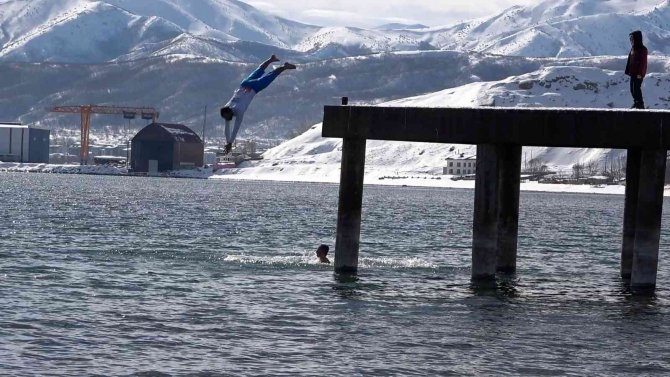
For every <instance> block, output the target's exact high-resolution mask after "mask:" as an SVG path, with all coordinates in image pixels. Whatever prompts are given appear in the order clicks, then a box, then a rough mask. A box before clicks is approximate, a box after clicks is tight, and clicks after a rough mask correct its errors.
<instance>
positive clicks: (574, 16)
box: [432, 0, 670, 57]
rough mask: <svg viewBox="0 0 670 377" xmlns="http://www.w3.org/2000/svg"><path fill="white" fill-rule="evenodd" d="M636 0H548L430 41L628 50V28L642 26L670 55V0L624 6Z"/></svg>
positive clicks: (656, 48)
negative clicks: (635, 8)
mask: <svg viewBox="0 0 670 377" xmlns="http://www.w3.org/2000/svg"><path fill="white" fill-rule="evenodd" d="M635 4H638V3H637V2H628V3H626V2H613V1H601V0H560V1H555V0H552V1H545V2H542V3H540V4H539V5H537V6H534V7H513V8H511V9H509V10H507V11H505V12H503V13H502V14H500V15H497V16H495V17H492V18H489V19H485V20H479V21H475V22H471V23H465V24H462V25H459V26H457V27H455V28H449V29H447V30H445V31H437V32H436V33H435V34H434V35H433V36H432V42H433V43H434V44H436V45H438V46H440V47H442V48H449V49H453V48H458V49H467V50H474V51H479V52H487V53H492V54H500V55H517V56H555V57H576V56H598V55H620V54H624V53H625V52H626V51H628V50H629V49H630V43H629V42H628V33H630V32H631V31H633V30H638V29H639V30H643V31H644V32H645V34H646V40H647V42H646V44H647V46H648V47H649V49H650V51H652V52H653V53H661V54H665V55H670V0H665V1H662V2H659V4H658V5H657V6H655V7H651V8H648V9H644V10H640V11H637V12H627V11H626V10H628V9H631V8H632V5H635ZM454 35H456V38H455V39H454V37H453V36H454Z"/></svg>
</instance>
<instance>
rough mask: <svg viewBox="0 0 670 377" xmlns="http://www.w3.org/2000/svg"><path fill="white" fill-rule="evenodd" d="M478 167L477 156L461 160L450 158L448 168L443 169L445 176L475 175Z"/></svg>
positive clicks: (461, 158)
mask: <svg viewBox="0 0 670 377" xmlns="http://www.w3.org/2000/svg"><path fill="white" fill-rule="evenodd" d="M476 167H477V156H467V157H459V158H448V159H447V166H446V167H444V168H443V169H442V174H444V175H455V176H461V175H471V174H475V172H476Z"/></svg>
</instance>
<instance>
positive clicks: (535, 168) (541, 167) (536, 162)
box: [527, 158, 549, 174]
mask: <svg viewBox="0 0 670 377" xmlns="http://www.w3.org/2000/svg"><path fill="white" fill-rule="evenodd" d="M548 170H549V168H548V167H547V165H546V164H545V163H544V161H542V160H541V159H539V158H534V159H532V160H530V161H528V167H527V172H528V173H532V174H536V173H545V172H547V171H548Z"/></svg>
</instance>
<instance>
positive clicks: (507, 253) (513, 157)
mask: <svg viewBox="0 0 670 377" xmlns="http://www.w3.org/2000/svg"><path fill="white" fill-rule="evenodd" d="M498 182H499V183H498V202H499V204H498V208H499V211H498V261H497V271H498V272H504V273H514V272H516V256H517V247H518V237H519V195H520V189H521V146H520V145H507V144H503V145H499V146H498Z"/></svg>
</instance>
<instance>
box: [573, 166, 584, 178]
mask: <svg viewBox="0 0 670 377" xmlns="http://www.w3.org/2000/svg"><path fill="white" fill-rule="evenodd" d="M583 176H584V164H579V163H577V164H574V165H572V177H573V178H575V179H579V178H582V177H583Z"/></svg>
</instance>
